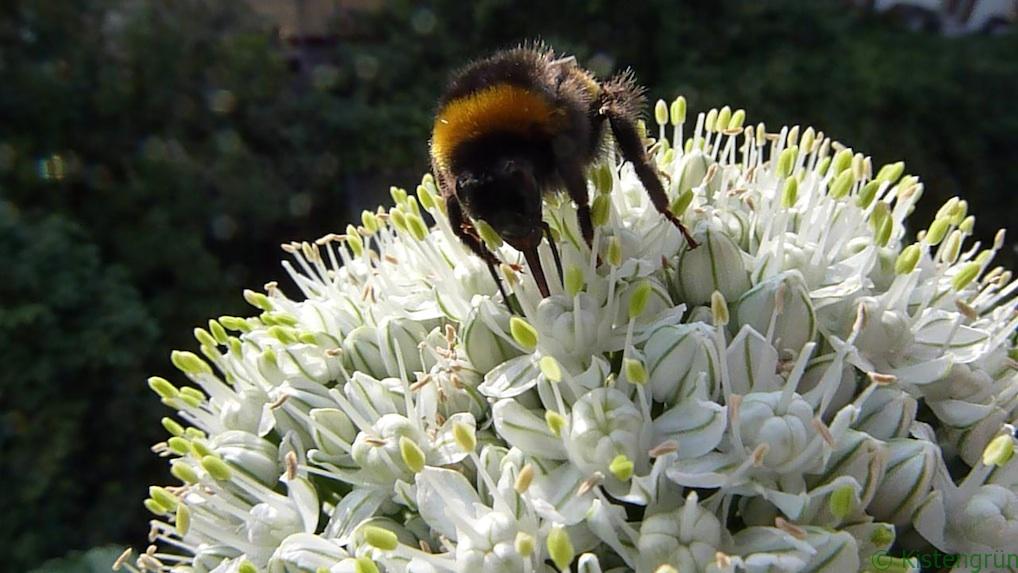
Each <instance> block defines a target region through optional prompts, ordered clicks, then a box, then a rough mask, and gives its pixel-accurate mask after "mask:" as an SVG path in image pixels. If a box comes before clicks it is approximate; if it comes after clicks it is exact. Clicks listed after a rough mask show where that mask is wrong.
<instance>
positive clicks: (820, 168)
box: [817, 157, 831, 176]
mask: <svg viewBox="0 0 1018 573" xmlns="http://www.w3.org/2000/svg"><path fill="white" fill-rule="evenodd" d="M830 167H831V158H830V157H824V158H823V159H821V160H820V163H818V164H817V173H818V174H819V175H820V176H824V175H826V174H827V170H828V169H830Z"/></svg>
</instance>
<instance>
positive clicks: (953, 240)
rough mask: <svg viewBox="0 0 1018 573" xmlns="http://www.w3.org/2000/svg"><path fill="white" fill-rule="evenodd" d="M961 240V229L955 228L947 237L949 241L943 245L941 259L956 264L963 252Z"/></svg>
mask: <svg viewBox="0 0 1018 573" xmlns="http://www.w3.org/2000/svg"><path fill="white" fill-rule="evenodd" d="M961 242H962V234H961V231H959V230H957V229H955V230H954V231H952V232H951V234H950V235H948V237H947V242H946V243H944V246H943V247H941V249H942V250H941V251H940V260H941V261H942V262H945V263H948V264H954V262H955V261H957V260H958V256H959V255H960V254H961Z"/></svg>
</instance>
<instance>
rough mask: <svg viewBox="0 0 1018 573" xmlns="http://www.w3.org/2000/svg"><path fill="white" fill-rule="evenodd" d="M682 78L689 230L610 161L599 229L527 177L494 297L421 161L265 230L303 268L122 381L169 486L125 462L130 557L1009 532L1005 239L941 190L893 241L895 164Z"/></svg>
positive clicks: (366, 567)
mask: <svg viewBox="0 0 1018 573" xmlns="http://www.w3.org/2000/svg"><path fill="white" fill-rule="evenodd" d="M684 105H685V104H684V100H682V101H677V102H676V103H675V104H674V105H673V106H672V107H673V109H674V110H675V112H676V115H675V117H674V118H673V119H674V124H673V127H674V128H675V129H674V130H673V132H672V133H671V134H669V133H668V132H667V130H666V129H665V125H664V124H662V125H661V126H660V127H661V129H660V133H659V135H660V137H659V140H658V141H657V142H655V143H654V145H653V147H652V149H653V160H654V161H655V162H656V164H657V166H658V168H659V169H660V170H661V171H662V172H663V173H665V174H667V175H668V177H669V179H668V182H669V183H670V184H669V189H668V193H669V195H670V196H669V200H670V202H671V204H672V205H673V206H674V208H675V209H677V210H679V211H681V212H677V213H676V215H677V216H680V217H681V218H682V220H683V221H684V223H685V224H686V225H687V226H689V227H690V228H691V229H692V230H693V232H694V235H695V236H696V237H697V239H698V241H699V242H700V243H701V244H700V246H699V247H698V248H695V249H689V248H688V247H687V246H686V244H685V241H684V240H683V239H682V237H681V236H680V234H679V232H678V231H677V229H676V228H675V227H674V225H672V224H671V223H670V222H668V221H667V220H666V219H665V218H664V217H662V216H661V215H660V213H658V212H657V210H656V209H655V208H654V207H653V205H652V204H651V203H650V200H649V199H648V197H647V195H646V193H645V192H644V190H643V188H642V186H641V185H640V183H639V180H638V179H637V178H636V176H635V173H634V172H633V170H632V167H631V166H629V165H619V164H617V163H614V162H608V164H605V165H599V166H595V168H594V169H593V170H592V172H591V177H592V182H591V183H592V185H591V186H590V187H591V194H592V197H591V203H592V204H593V205H594V207H595V208H596V210H598V213H599V216H598V218H597V220H598V225H597V226H596V228H595V231H594V241H593V244H594V251H592V250H590V249H588V247H587V245H586V244H585V241H584V240H583V239H582V236H583V235H582V233H581V232H580V229H579V224H578V222H577V221H578V220H577V217H576V207H575V205H574V204H573V203H572V202H571V201H568V200H565V198H564V197H557V196H550V197H548V199H547V201H546V204H545V218H546V221H547V222H548V224H549V226H550V228H551V230H552V235H553V237H555V238H556V240H557V247H558V251H559V252H560V254H561V260H562V268H563V272H562V275H564V276H561V277H560V276H559V274H558V271H557V269H556V268H555V267H554V265H552V264H550V262H551V260H552V253H551V249H550V248H549V247H548V246H547V245H544V246H542V248H541V257H542V258H543V259H544V260H545V261H546V263H548V264H547V266H546V267H545V274H546V275H547V276H548V279H549V281H548V282H549V286H550V289H551V291H552V292H551V296H549V297H547V298H543V297H541V295H540V293H539V291H538V289H537V286H536V284H535V283H534V281H533V279H532V274H531V272H530V270H529V269H528V268H527V267H526V265H525V264H523V261H522V258H521V256H520V254H519V253H517V252H516V251H514V250H513V249H512V248H510V247H509V246H507V245H501V246H500V247H498V248H497V249H496V251H497V252H496V253H495V254H496V255H497V256H498V257H499V258H500V259H501V260H502V261H504V262H505V263H506V264H505V265H502V266H501V268H500V271H499V272H500V275H501V279H502V281H503V282H504V286H505V288H506V289H507V292H509V293H510V294H511V296H510V298H511V300H509V301H504V300H502V299H501V295H500V294H499V289H498V288H497V287H496V285H495V284H494V281H493V280H492V278H491V277H490V275H489V273H488V270H487V269H486V267H485V265H484V264H483V263H482V262H481V261H479V260H478V259H477V258H476V257H475V256H473V255H472V254H470V253H469V252H468V251H467V249H466V248H465V247H464V246H463V245H462V244H461V243H460V242H459V240H458V239H457V238H456V236H455V235H454V233H453V232H452V229H451V228H450V223H449V220H448V217H447V216H446V212H445V204H444V201H443V199H442V198H441V196H440V194H439V192H438V189H437V188H436V186H435V182H434V180H433V179H432V178H431V176H426V177H425V178H424V180H423V181H422V183H421V185H420V187H419V188H418V190H417V194H416V195H408V194H407V193H406V192H405V191H403V190H401V189H393V191H392V195H393V201H394V203H395V204H394V206H393V207H391V208H390V209H388V210H385V209H379V210H378V211H377V212H366V213H365V214H364V215H363V217H362V221H361V222H362V225H361V226H359V227H355V226H352V225H351V226H349V227H347V229H346V231H345V233H343V234H342V235H329V236H327V237H323V238H322V239H321V240H319V241H316V242H314V243H292V244H288V245H285V246H284V250H286V251H287V252H288V253H289V254H290V255H292V260H289V261H287V262H285V263H284V268H285V269H286V271H287V273H288V274H289V276H290V277H291V279H292V281H293V283H294V284H295V287H296V291H295V292H293V293H292V294H291V295H287V294H284V292H283V289H282V288H281V287H280V286H279V285H276V284H270V285H267V286H266V292H265V293H255V292H252V291H247V292H245V298H246V299H247V300H248V302H250V303H251V304H252V305H253V306H254V307H255V308H257V309H258V311H257V312H258V314H257V316H253V317H251V318H238V317H230V316H224V317H220V318H219V319H217V320H213V321H210V323H209V325H208V328H207V329H204V328H200V329H196V331H195V336H196V338H197V340H198V342H199V345H200V347H199V350H200V352H201V356H204V359H203V358H200V357H199V355H198V354H194V353H191V352H175V353H174V354H173V356H172V361H173V363H174V365H176V366H177V368H178V369H179V370H181V372H183V374H184V375H185V376H186V377H187V378H188V381H189V383H188V384H187V385H185V386H181V387H178V386H175V385H174V384H173V383H171V382H169V381H167V380H165V379H162V378H152V379H150V381H149V384H150V386H151V387H152V389H153V390H154V391H155V392H156V393H157V394H158V395H159V397H160V398H161V399H162V401H163V402H164V403H165V404H166V405H167V406H169V407H171V408H172V409H174V410H175V411H176V418H174V419H170V418H167V419H164V422H163V423H164V427H165V428H166V430H167V431H168V432H169V434H170V437H169V438H168V439H167V440H166V441H165V442H161V443H159V444H157V445H156V446H155V448H154V449H155V451H156V452H157V453H158V454H159V455H161V456H164V457H166V458H169V460H170V462H171V464H172V465H171V472H172V474H173V476H174V477H175V478H176V479H178V480H179V482H180V483H179V484H177V485H172V486H166V487H153V488H152V489H151V490H150V497H149V499H147V500H146V501H145V505H146V507H147V508H148V509H149V510H151V511H152V512H153V513H154V514H155V515H156V516H157V519H156V520H155V521H153V526H152V531H151V535H150V537H151V539H152V540H153V543H155V544H156V545H153V546H152V547H151V548H150V549H149V551H147V552H146V553H145V554H143V555H141V556H139V557H138V558H137V562H136V563H135V564H134V565H131V564H127V566H128V567H130V568H135V567H137V568H143V569H147V570H171V569H173V568H178V570H180V571H195V572H198V573H204V572H210V571H215V572H217V573H227V572H228V573H252V572H255V571H269V572H271V573H283V572H287V573H289V572H291V571H312V570H313V571H316V572H321V571H330V572H331V573H353V572H358V573H366V572H370V571H375V570H376V569H377V570H379V571H407V572H411V573H441V572H453V571H456V572H462V571H470V572H473V571H506V572H509V571H525V572H538V571H540V572H545V571H553V570H555V569H558V570H565V569H567V568H568V569H569V570H575V571H581V572H584V573H598V572H601V571H612V570H614V571H619V570H635V571H638V572H640V573H643V572H647V573H652V572H656V573H662V572H667V571H672V570H676V571H686V570H690V571H694V570H695V571H736V570H738V571H800V570H818V571H830V572H840V571H854V570H858V569H859V568H860V567H863V566H865V565H866V564H867V563H870V561H869V560H870V559H871V557H872V556H873V555H875V554H876V552H878V551H880V552H886V551H888V550H895V549H896V548H897V547H898V544H896V542H895V538H896V536H897V535H898V534H901V533H906V535H901V536H900V537H901V543H903V544H906V545H902V547H907V548H909V549H916V550H922V549H929V550H932V548H934V547H935V548H937V549H939V550H941V551H945V552H957V551H978V552H992V551H1016V550H1018V549H1015V547H1014V539H1015V537H1016V535H1018V525H1016V524H1018V464H1016V463H1015V462H1014V461H1013V460H1012V459H1011V458H1012V457H1013V450H1014V438H1013V437H1012V435H1013V426H1012V425H1010V424H1011V423H1013V422H1014V421H1015V419H1016V417H1018V362H1016V357H1018V354H1016V353H1015V350H1014V332H1015V329H1016V327H1018V313H1016V309H1018V298H1016V296H1015V295H1016V291H1018V281H1014V280H1012V277H1011V275H1010V273H1009V272H1007V271H1004V270H1003V269H1001V268H999V267H997V268H992V267H991V261H992V258H993V256H994V255H995V253H996V252H997V251H999V250H1000V249H1001V248H1002V247H1003V237H1002V235H999V236H998V238H997V240H996V241H995V242H994V243H993V244H992V245H989V248H982V250H980V248H981V246H977V245H976V244H973V245H971V246H968V245H967V244H966V243H967V240H968V238H969V234H970V233H971V231H972V223H971V222H967V223H963V221H969V220H968V219H966V215H967V207H966V206H965V205H964V203H963V202H962V201H960V200H957V199H955V200H952V201H949V202H948V204H946V205H945V206H944V207H943V208H942V209H941V210H940V212H939V213H938V215H937V218H936V221H935V222H934V223H933V225H931V226H930V228H928V229H926V230H923V231H921V232H919V233H918V235H917V237H918V238H917V240H916V242H914V243H911V244H908V243H907V242H906V239H905V237H906V236H907V234H906V217H907V215H908V213H909V212H910V211H911V210H912V208H913V207H914V204H915V202H916V201H917V200H918V198H919V196H920V195H921V194H922V184H921V183H920V182H919V180H918V179H917V178H915V177H912V176H907V175H906V176H903V169H904V166H903V165H901V164H893V165H890V166H886V167H885V168H882V169H879V170H876V173H874V169H873V168H872V166H871V160H870V158H869V157H866V156H865V155H863V154H861V153H856V152H854V151H853V150H851V149H848V148H846V147H844V146H843V145H842V144H840V143H838V142H835V141H833V140H831V139H830V138H829V137H827V136H824V135H823V134H822V133H820V132H817V131H815V130H813V129H812V128H807V129H799V128H798V127H794V128H791V129H789V128H782V129H780V130H777V131H768V130H767V129H766V127H765V126H763V125H762V124H760V125H759V126H758V127H755V128H743V127H742V121H743V118H744V114H743V113H741V111H737V112H734V113H733V112H732V110H730V109H728V108H727V107H726V108H723V109H722V110H712V111H711V112H710V113H707V114H700V115H699V116H698V117H697V118H696V123H695V127H694V128H693V129H691V130H686V131H685V132H684V131H683V129H684V127H683V125H684V117H685V115H684V111H682V110H683V109H684ZM659 108H661V106H659ZM667 110H668V106H664V112H667ZM680 112H681V113H680ZM660 115H661V114H659V116H660ZM663 115H664V117H665V119H668V118H667V116H668V114H667V113H664V114H663ZM736 117H737V118H739V119H738V120H736V119H734V118H736ZM686 127H689V126H686ZM684 134H688V135H689V136H690V137H689V138H688V139H686V138H684ZM669 136H670V137H669ZM425 211H426V213H425ZM425 216H427V217H429V218H430V219H433V220H434V225H433V226H432V227H430V228H429V227H428V226H427V225H426V224H425V222H424V220H425V219H424V217H425ZM599 261H600V262H599ZM288 290H292V289H288ZM510 307H511V308H512V309H513V310H512V311H510V310H509V308H510ZM947 468H951V471H950V472H948V469H947ZM966 474H967V477H964V478H960V477H959V476H965V475H966ZM552 563H554V568H553V567H552V565H551V564H552ZM896 563H897V562H896ZM902 563H903V562H902ZM669 567H671V569H669ZM189 568H190V569H189Z"/></svg>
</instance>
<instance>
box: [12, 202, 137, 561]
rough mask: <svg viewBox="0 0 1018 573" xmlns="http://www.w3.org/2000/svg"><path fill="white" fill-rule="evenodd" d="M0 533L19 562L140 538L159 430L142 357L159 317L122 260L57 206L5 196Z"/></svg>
mask: <svg viewBox="0 0 1018 573" xmlns="http://www.w3.org/2000/svg"><path fill="white" fill-rule="evenodd" d="M0 259H2V260H3V261H4V280H3V281H0V300H3V301H4V304H3V306H0V363H2V364H3V368H2V369H0V404H3V407H2V411H0V475H3V476H4V477H3V480H4V495H3V496H0V514H2V515H3V516H4V518H3V519H2V520H0V540H3V548H2V549H0V551H2V552H3V555H4V556H5V559H6V560H7V562H8V563H9V564H13V565H11V567H12V570H24V569H26V568H27V567H28V566H29V565H35V564H38V563H39V561H41V559H40V557H41V556H44V555H52V554H54V553H58V552H63V551H66V550H67V549H70V548H72V547H75V546H90V545H95V544H98V543H101V542H105V541H107V540H108V539H110V538H111V537H113V536H116V537H126V536H135V535H137V530H136V529H135V530H134V531H128V530H127V527H129V526H130V527H137V520H136V519H135V518H136V517H137V516H136V515H134V514H133V513H132V512H131V511H130V510H129V509H126V510H125V508H132V507H133V506H134V505H135V504H136V503H137V498H138V495H141V494H144V491H145V490H144V483H143V482H138V481H128V480H126V479H124V478H125V477H126V478H130V479H131V480H137V479H139V478H141V477H142V476H143V475H144V474H143V473H142V472H141V466H142V465H145V464H147V461H146V460H145V459H144V458H143V457H140V456H138V455H135V452H136V451H138V450H139V449H141V450H144V449H145V444H146V442H150V441H152V440H153V439H155V438H156V437H157V436H156V435H153V432H152V431H151V430H150V429H149V428H146V427H145V426H144V423H145V422H151V421H152V420H151V419H148V417H146V416H144V415H141V414H143V413H144V412H147V411H150V408H149V407H148V405H149V403H150V402H151V396H150V395H149V393H148V391H147V390H146V389H145V387H144V385H143V384H140V383H139V382H140V381H141V380H142V377H143V374H144V372H143V371H141V369H140V368H141V367H142V364H141V362H140V357H144V356H146V355H148V354H149V353H150V351H151V348H152V342H153V339H154V338H155V337H154V335H155V333H156V329H155V328H154V323H153V319H152V316H151V315H150V314H149V312H148V310H147V309H146V308H145V305H144V304H143V303H142V301H141V299H140V297H139V296H138V292H137V291H136V290H135V289H134V287H133V286H131V284H130V281H129V280H128V279H127V274H126V273H125V272H124V270H123V268H120V267H106V266H104V265H103V263H102V260H101V258H100V255H99V250H98V249H97V248H96V246H95V245H93V244H90V243H89V241H88V239H87V236H86V235H85V233H83V232H82V230H81V229H80V228H78V227H77V226H76V225H74V224H72V223H70V222H68V221H67V220H66V219H65V218H64V217H62V216H59V215H50V216H45V217H34V216H25V215H22V214H21V213H19V212H18V211H17V209H15V208H14V207H13V206H11V205H10V204H8V203H3V202H0Z"/></svg>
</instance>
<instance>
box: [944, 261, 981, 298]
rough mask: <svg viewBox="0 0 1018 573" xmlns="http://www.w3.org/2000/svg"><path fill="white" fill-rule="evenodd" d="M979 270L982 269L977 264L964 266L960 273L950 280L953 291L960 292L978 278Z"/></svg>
mask: <svg viewBox="0 0 1018 573" xmlns="http://www.w3.org/2000/svg"><path fill="white" fill-rule="evenodd" d="M981 270H982V267H981V266H980V265H979V263H976V262H971V263H968V264H966V265H965V266H964V267H962V268H961V270H960V271H958V274H956V275H954V278H953V279H952V280H951V286H952V287H954V290H956V291H959V290H962V289H963V288H965V287H967V286H968V285H969V283H971V282H972V281H973V280H975V278H976V277H978V276H979V272H980V271H981Z"/></svg>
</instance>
